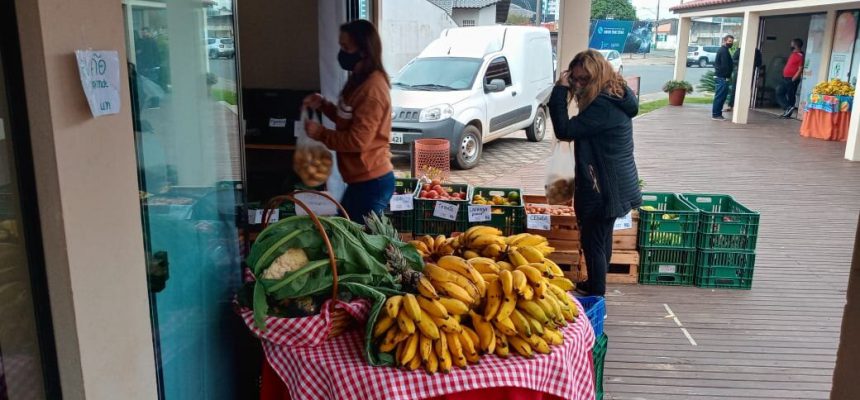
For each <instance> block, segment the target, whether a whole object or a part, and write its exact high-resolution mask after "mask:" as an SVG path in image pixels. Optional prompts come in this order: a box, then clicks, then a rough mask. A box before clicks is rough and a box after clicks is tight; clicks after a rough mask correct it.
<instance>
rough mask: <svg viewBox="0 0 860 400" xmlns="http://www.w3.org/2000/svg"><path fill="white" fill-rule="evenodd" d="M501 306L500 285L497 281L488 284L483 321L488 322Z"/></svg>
mask: <svg viewBox="0 0 860 400" xmlns="http://www.w3.org/2000/svg"><path fill="white" fill-rule="evenodd" d="M501 305H502V284H501V283H500V282H498V281H494V282H492V283H490V287H489V288H488V289H487V302H486V304H485V305H484V320H486V321H489V320H491V319H493V317H495V316H496V313H498V312H499V307H501Z"/></svg>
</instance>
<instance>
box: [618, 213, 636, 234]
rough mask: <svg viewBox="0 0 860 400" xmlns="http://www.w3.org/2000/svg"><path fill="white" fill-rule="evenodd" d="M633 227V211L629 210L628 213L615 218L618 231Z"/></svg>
mask: <svg viewBox="0 0 860 400" xmlns="http://www.w3.org/2000/svg"><path fill="white" fill-rule="evenodd" d="M632 227H633V212H632V211H631V212H628V213H627V215H625V216H623V217H621V218H618V219H616V220H615V229H613V230H616V231H619V230H622V229H630V228H632Z"/></svg>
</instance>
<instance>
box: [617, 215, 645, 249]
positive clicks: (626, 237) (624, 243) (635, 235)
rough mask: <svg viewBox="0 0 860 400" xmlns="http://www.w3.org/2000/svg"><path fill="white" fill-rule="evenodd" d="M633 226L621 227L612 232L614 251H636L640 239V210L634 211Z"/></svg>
mask: <svg viewBox="0 0 860 400" xmlns="http://www.w3.org/2000/svg"><path fill="white" fill-rule="evenodd" d="M632 220H633V226H631V227H630V228H629V229H621V230H617V231H615V232H613V233H612V251H613V253H614V252H616V251H618V252H625V251H636V250H637V244H638V241H639V212H638V211H635V210H634V211H633V216H632Z"/></svg>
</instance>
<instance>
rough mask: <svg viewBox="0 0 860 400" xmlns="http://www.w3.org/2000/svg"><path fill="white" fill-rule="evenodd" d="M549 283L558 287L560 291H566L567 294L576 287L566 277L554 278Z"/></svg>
mask: <svg viewBox="0 0 860 400" xmlns="http://www.w3.org/2000/svg"><path fill="white" fill-rule="evenodd" d="M549 283H551V284H553V285H555V286H558V288H559V289H561V290H564V291H565V292H569V291H571V290H573V289H574V288H575V287H576V286H574V284H573V282H571V281H570V279H567V278H564V277H554V278H552V279H550V280H549Z"/></svg>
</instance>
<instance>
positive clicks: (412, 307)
mask: <svg viewBox="0 0 860 400" xmlns="http://www.w3.org/2000/svg"><path fill="white" fill-rule="evenodd" d="M401 307H402V308H403V309H404V310H406V315H408V316H409V318H412V320H413V321H415V322H416V323H418V322H421V306H419V305H418V299H416V298H415V295H414V294H412V293H406V295H404V296H403V305H401Z"/></svg>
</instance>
